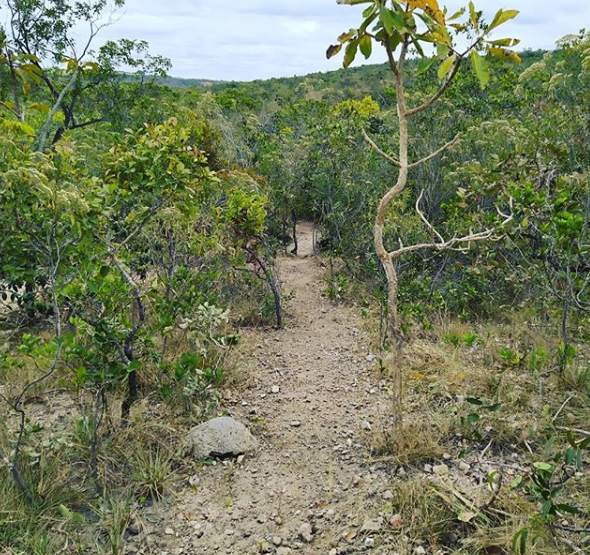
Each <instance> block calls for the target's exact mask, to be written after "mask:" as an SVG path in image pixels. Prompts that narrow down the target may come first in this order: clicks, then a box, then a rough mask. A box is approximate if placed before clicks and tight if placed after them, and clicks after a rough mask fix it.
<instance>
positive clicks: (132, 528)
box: [127, 520, 139, 536]
mask: <svg viewBox="0 0 590 555" xmlns="http://www.w3.org/2000/svg"><path fill="white" fill-rule="evenodd" d="M127 532H128V533H129V534H131V535H132V536H138V535H139V525H138V524H137V522H135V521H133V520H132V521H131V522H130V523H129V526H127Z"/></svg>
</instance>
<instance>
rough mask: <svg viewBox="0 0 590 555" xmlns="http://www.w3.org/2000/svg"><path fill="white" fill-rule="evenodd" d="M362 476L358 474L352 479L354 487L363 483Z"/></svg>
mask: <svg viewBox="0 0 590 555" xmlns="http://www.w3.org/2000/svg"><path fill="white" fill-rule="evenodd" d="M361 480H362V478H361V477H360V476H359V475H358V474H357V475H356V476H355V477H354V478H353V479H352V485H353V486H354V487H356V486H358V485H359V484H360V483H361Z"/></svg>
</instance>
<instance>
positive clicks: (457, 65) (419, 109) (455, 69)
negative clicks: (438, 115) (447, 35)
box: [406, 56, 463, 116]
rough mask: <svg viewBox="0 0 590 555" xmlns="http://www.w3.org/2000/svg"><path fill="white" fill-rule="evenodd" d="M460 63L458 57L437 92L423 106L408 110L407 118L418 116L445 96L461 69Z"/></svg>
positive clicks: (460, 60)
mask: <svg viewBox="0 0 590 555" xmlns="http://www.w3.org/2000/svg"><path fill="white" fill-rule="evenodd" d="M462 62H463V57H462V56H458V57H457V60H456V62H455V63H454V64H453V68H452V69H451V72H450V73H449V76H448V77H447V79H446V80H445V82H444V83H443V84H442V85H441V87H440V88H439V89H438V91H437V92H436V93H435V94H434V95H433V96H431V97H430V98H429V99H428V100H427V101H426V102H424V103H423V104H421V105H420V106H416V107H415V108H411V109H410V110H408V111H407V112H406V113H407V115H408V116H413V115H415V114H419V113H420V112H423V111H424V110H427V109H428V108H430V106H432V105H433V104H434V103H435V102H436V101H437V100H438V99H439V98H440V97H441V96H442V95H443V94H445V92H446V90H447V89H448V88H449V86H450V85H451V83H452V82H453V81H454V79H455V76H456V75H457V72H458V71H459V68H460V67H461V63H462Z"/></svg>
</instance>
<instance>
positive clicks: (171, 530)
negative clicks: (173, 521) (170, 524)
mask: <svg viewBox="0 0 590 555" xmlns="http://www.w3.org/2000/svg"><path fill="white" fill-rule="evenodd" d="M164 534H166V535H167V536H174V530H173V529H172V528H166V530H164Z"/></svg>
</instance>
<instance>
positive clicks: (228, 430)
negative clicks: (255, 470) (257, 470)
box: [187, 417, 258, 460]
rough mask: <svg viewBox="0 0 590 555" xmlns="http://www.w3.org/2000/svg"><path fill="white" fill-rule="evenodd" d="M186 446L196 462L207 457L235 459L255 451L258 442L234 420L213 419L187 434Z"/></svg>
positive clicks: (227, 418)
mask: <svg viewBox="0 0 590 555" xmlns="http://www.w3.org/2000/svg"><path fill="white" fill-rule="evenodd" d="M187 439H188V446H189V449H190V450H191V451H192V454H193V456H194V457H195V458H196V459H197V460H205V459H207V458H209V457H232V456H233V457H237V456H238V455H242V454H244V453H247V452H249V451H252V450H253V449H255V448H256V447H257V445H258V442H257V441H256V439H255V438H254V436H253V435H252V434H251V433H250V432H249V431H248V428H246V426H244V425H243V424H241V423H240V422H238V421H237V420H234V419H233V418H229V417H223V418H214V419H213V420H209V422H205V423H203V424H200V425H199V426H196V427H195V428H193V429H192V430H190V432H189V433H188V438H187Z"/></svg>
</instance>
